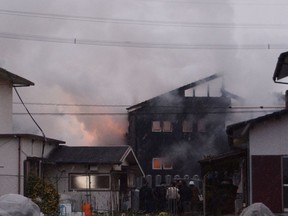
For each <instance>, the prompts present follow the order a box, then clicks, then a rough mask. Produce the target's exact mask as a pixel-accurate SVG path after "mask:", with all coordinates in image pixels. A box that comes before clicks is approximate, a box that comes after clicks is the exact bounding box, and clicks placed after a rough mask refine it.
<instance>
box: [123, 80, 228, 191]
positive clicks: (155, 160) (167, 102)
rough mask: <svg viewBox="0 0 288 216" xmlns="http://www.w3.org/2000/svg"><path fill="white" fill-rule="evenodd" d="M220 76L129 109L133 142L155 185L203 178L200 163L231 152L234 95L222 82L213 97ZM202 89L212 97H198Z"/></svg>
mask: <svg viewBox="0 0 288 216" xmlns="http://www.w3.org/2000/svg"><path fill="white" fill-rule="evenodd" d="M219 78H221V76H219V75H217V74H214V75H211V76H209V77H206V78H204V79H201V80H198V81H196V82H192V83H190V84H187V85H184V86H182V87H179V88H177V89H174V90H172V91H170V92H167V93H164V94H162V95H159V96H156V97H154V98H152V99H149V100H146V101H144V102H142V103H139V104H136V105H134V106H131V107H129V108H128V109H127V110H128V120H129V129H128V144H129V145H130V146H131V147H132V148H133V150H134V152H135V154H136V157H137V158H138V160H139V163H140V165H141V167H142V168H143V170H144V173H145V175H146V179H147V180H148V182H149V183H150V186H155V185H159V184H160V182H166V184H170V182H171V181H173V180H174V179H190V178H192V177H193V176H195V175H200V166H199V164H198V160H200V159H202V158H203V157H204V156H205V155H211V154H213V155H214V154H218V153H221V152H225V151H226V150H227V148H228V144H227V139H226V133H225V126H226V125H225V123H226V116H227V110H228V109H229V106H230V105H231V95H232V94H229V93H228V92H227V91H225V90H224V89H223V88H222V83H221V84H220V85H218V86H217V88H216V89H217V92H218V93H219V94H218V95H217V94H215V95H216V96H214V95H213V96H212V93H215V92H212V91H211V89H212V87H211V86H212V84H210V83H213V82H215V81H216V80H218V81H219ZM220 82H221V79H220ZM218 84H219V83H218ZM201 86H202V87H203V86H204V88H205V89H206V93H205V94H204V95H201V96H198V95H197V89H198V88H199V87H201ZM139 184H141V182H139Z"/></svg>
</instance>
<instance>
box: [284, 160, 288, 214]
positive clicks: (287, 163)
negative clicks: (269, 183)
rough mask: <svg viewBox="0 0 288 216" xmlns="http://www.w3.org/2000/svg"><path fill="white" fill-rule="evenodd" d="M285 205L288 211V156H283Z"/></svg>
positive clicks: (285, 209)
mask: <svg viewBox="0 0 288 216" xmlns="http://www.w3.org/2000/svg"><path fill="white" fill-rule="evenodd" d="M283 206H284V211H285V212H288V156H285V157H283Z"/></svg>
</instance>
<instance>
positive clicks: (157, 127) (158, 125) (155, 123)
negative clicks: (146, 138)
mask: <svg viewBox="0 0 288 216" xmlns="http://www.w3.org/2000/svg"><path fill="white" fill-rule="evenodd" d="M152 132H161V123H160V121H153V122H152Z"/></svg>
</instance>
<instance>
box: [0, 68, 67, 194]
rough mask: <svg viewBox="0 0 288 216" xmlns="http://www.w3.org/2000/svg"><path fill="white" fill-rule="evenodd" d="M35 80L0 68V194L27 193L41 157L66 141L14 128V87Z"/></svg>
mask: <svg viewBox="0 0 288 216" xmlns="http://www.w3.org/2000/svg"><path fill="white" fill-rule="evenodd" d="M32 85H34V83H33V82H31V81H29V80H27V79H24V78H22V77H19V76H17V75H15V74H12V73H10V72H8V71H6V70H4V69H2V68H0V185H1V186H0V196H1V195H3V194H7V193H16V194H22V195H23V194H24V182H25V179H26V177H27V176H28V174H29V173H31V172H33V173H35V174H38V175H40V174H41V172H42V170H41V161H42V158H44V157H46V156H47V155H48V154H49V153H50V151H51V150H52V149H54V148H55V147H57V146H58V145H59V144H64V143H65V142H63V141H60V140H55V139H50V138H45V137H42V136H38V135H34V134H19V133H15V132H13V126H12V125H13V122H12V105H13V102H12V98H13V97H12V96H13V88H14V87H28V86H32Z"/></svg>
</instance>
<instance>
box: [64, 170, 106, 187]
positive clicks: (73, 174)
mask: <svg viewBox="0 0 288 216" xmlns="http://www.w3.org/2000/svg"><path fill="white" fill-rule="evenodd" d="M77 176H79V177H81V176H82V177H86V179H87V178H88V181H91V177H93V176H94V177H95V178H96V180H97V178H99V177H108V179H109V180H108V187H103V188H96V187H91V182H90V187H89V185H88V187H87V186H86V187H83V188H82V187H81V188H80V187H79V188H77V187H73V185H72V178H73V177H77ZM88 184H89V183H88ZM68 189H69V191H87V190H91V191H109V190H111V175H110V174H108V173H69V175H68Z"/></svg>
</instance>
